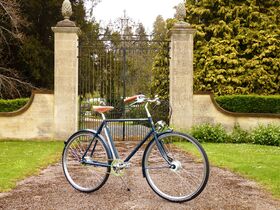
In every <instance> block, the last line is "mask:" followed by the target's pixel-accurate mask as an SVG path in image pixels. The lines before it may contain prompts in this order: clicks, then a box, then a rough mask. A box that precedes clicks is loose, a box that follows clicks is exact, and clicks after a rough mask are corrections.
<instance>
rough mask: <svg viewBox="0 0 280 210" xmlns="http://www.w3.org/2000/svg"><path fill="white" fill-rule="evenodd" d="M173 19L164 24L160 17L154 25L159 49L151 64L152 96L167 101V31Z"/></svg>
mask: <svg viewBox="0 0 280 210" xmlns="http://www.w3.org/2000/svg"><path fill="white" fill-rule="evenodd" d="M174 22H175V21H174V19H167V21H166V22H165V21H164V20H163V18H162V17H161V16H158V17H157V18H156V21H155V23H154V30H153V37H154V41H156V42H155V45H156V47H157V48H158V49H159V51H158V53H157V54H156V56H155V57H154V62H153V68H152V72H153V79H152V91H153V92H152V94H153V95H155V94H157V95H158V96H159V97H160V98H161V99H165V100H168V99H169V42H167V41H168V36H167V31H168V30H169V29H171V28H172V26H173V25H174Z"/></svg>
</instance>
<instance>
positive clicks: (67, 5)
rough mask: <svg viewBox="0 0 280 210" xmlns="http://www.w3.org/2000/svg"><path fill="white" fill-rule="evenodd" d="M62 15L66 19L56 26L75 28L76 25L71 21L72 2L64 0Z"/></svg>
mask: <svg viewBox="0 0 280 210" xmlns="http://www.w3.org/2000/svg"><path fill="white" fill-rule="evenodd" d="M61 14H62V16H63V17H64V20H62V21H59V22H58V23H57V24H56V27H75V26H76V24H75V23H74V22H73V21H71V20H70V17H71V15H72V14H73V12H72V6H71V2H70V1H69V0H64V1H63V3H62V7H61Z"/></svg>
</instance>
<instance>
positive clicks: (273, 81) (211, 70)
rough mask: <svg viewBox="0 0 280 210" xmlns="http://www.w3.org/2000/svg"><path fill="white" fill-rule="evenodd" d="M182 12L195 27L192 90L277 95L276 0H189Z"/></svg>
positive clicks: (279, 61) (279, 47)
mask: <svg viewBox="0 0 280 210" xmlns="http://www.w3.org/2000/svg"><path fill="white" fill-rule="evenodd" d="M186 12H187V22H189V23H190V24H191V25H193V26H194V27H195V28H196V29H197V33H196V36H195V45H194V68H195V72H194V73H195V78H194V88H195V90H207V91H213V92H215V93H216V94H248V93H257V94H277V93H278V94H279V91H280V70H279V67H280V28H279V20H280V17H279V15H280V9H279V1H274V0H240V1H233V0H203V1H201V0H199V1H197V0H189V1H187V2H186Z"/></svg>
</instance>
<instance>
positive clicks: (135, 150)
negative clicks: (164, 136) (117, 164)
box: [124, 129, 155, 162]
mask: <svg viewBox="0 0 280 210" xmlns="http://www.w3.org/2000/svg"><path fill="white" fill-rule="evenodd" d="M153 133H155V131H154V130H153V129H152V130H151V131H150V132H149V133H148V134H147V135H146V137H145V138H144V139H143V140H142V141H141V142H140V143H139V144H138V145H137V146H136V147H135V148H134V149H133V151H132V152H131V153H130V154H129V155H128V156H127V158H126V159H125V160H124V162H128V161H129V160H130V159H131V158H132V157H133V156H134V155H135V153H136V152H137V151H138V150H139V149H140V147H141V146H142V145H143V144H144V143H145V142H146V141H147V140H148V139H149V138H150V136H151V135H153Z"/></svg>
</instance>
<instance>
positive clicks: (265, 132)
mask: <svg viewBox="0 0 280 210" xmlns="http://www.w3.org/2000/svg"><path fill="white" fill-rule="evenodd" d="M189 132H190V134H191V135H192V136H193V137H194V138H196V139H197V140H198V141H199V142H211V143H239V144H240V143H251V144H260V145H270V146H280V125H279V124H268V125H261V124H260V125H259V126H257V127H255V128H253V129H252V130H243V129H242V128H241V127H240V125H238V124H236V125H235V126H234V128H233V130H232V131H231V132H226V130H225V128H224V127H223V126H222V125H221V124H216V125H212V124H209V123H206V124H200V125H196V126H193V127H192V128H191V129H190V131H189Z"/></svg>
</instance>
